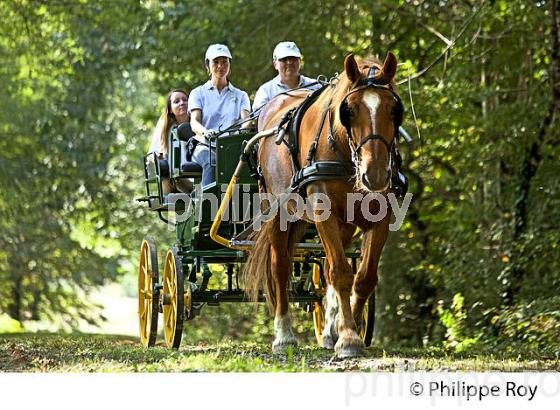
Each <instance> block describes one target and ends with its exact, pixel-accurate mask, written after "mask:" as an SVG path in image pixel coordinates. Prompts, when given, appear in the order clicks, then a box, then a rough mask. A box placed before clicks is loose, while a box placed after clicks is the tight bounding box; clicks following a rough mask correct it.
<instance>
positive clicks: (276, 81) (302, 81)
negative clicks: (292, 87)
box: [274, 73, 305, 89]
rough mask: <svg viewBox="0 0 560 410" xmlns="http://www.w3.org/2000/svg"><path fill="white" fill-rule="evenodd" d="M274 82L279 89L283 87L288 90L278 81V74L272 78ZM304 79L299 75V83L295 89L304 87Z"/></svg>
mask: <svg viewBox="0 0 560 410" xmlns="http://www.w3.org/2000/svg"><path fill="white" fill-rule="evenodd" d="M274 82H275V83H276V84H277V85H279V86H280V87H284V88H286V89H288V86H287V85H286V84H284V83H283V82H282V81H281V80H280V74H278V75H277V76H276V77H274ZM304 82H305V81H304V77H303V75H302V74H301V73H300V74H299V83H298V85H297V86H296V87H301V86H303V85H304Z"/></svg>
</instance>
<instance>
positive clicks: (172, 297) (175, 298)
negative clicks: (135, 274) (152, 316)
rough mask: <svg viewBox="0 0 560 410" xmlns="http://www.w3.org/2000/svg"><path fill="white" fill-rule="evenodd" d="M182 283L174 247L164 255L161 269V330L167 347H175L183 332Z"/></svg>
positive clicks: (181, 270)
mask: <svg viewBox="0 0 560 410" xmlns="http://www.w3.org/2000/svg"><path fill="white" fill-rule="evenodd" d="M183 289H184V283H183V266H182V264H181V258H180V257H179V256H178V255H177V250H176V249H175V248H170V249H169V250H168V251H167V255H166V256H165V267H164V270H163V331H164V334H165V343H166V344H167V346H168V347H172V348H174V349H177V348H178V347H179V345H180V344H181V336H182V333H183V311H184V296H185V295H184V291H183Z"/></svg>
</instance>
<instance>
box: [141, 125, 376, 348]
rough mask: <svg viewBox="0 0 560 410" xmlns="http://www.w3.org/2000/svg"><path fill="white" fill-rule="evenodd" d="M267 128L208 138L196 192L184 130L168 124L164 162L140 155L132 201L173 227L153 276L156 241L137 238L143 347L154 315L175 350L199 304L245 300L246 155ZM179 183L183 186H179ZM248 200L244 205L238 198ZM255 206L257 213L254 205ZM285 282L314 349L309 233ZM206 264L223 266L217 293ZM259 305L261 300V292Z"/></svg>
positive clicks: (318, 323) (368, 328) (316, 272)
mask: <svg viewBox="0 0 560 410" xmlns="http://www.w3.org/2000/svg"><path fill="white" fill-rule="evenodd" d="M274 131H275V130H269V131H265V132H261V133H258V134H257V133H256V132H255V131H254V130H249V129H242V128H239V127H237V128H235V129H234V130H233V131H232V130H231V129H229V130H228V132H223V133H221V135H220V134H218V135H217V136H216V137H215V144H216V150H215V155H213V156H212V161H213V162H214V161H215V165H216V182H215V183H213V184H210V185H207V186H205V187H204V188H200V180H201V176H202V168H201V167H200V165H199V164H196V163H194V162H190V161H187V160H186V158H187V157H188V155H187V151H188V149H189V144H190V143H191V138H192V136H193V134H192V131H191V129H190V126H189V125H188V124H182V125H181V126H179V127H173V128H172V129H171V130H170V132H169V136H168V146H169V153H168V158H167V159H165V160H164V159H158V158H157V157H156V155H155V154H154V153H151V154H148V155H147V156H145V157H144V161H143V167H144V180H145V189H146V195H145V196H144V197H142V198H139V199H138V200H139V201H141V202H143V203H145V204H146V205H147V207H148V209H149V210H151V211H153V212H155V213H157V214H158V215H159V217H160V219H161V220H162V221H164V222H165V223H168V224H171V225H172V226H174V229H175V232H176V242H175V244H174V245H173V246H171V247H169V248H168V250H167V252H166V255H165V259H164V261H163V276H162V277H160V268H159V267H160V264H159V263H158V257H157V251H156V244H155V241H154V240H153V239H152V238H148V237H147V238H145V239H144V240H143V241H142V244H141V248H140V261H139V273H138V317H139V324H140V339H141V342H142V344H143V345H144V346H154V345H155V342H156V338H157V334H158V319H159V314H163V329H164V335H165V342H166V344H167V346H168V347H172V348H178V347H179V345H180V343H181V337H182V333H183V325H184V322H186V321H189V320H192V319H194V318H195V317H196V316H197V315H198V314H200V312H201V309H202V307H203V306H216V305H219V304H220V303H226V302H247V301H248V298H247V297H246V296H245V294H244V291H243V289H242V288H241V286H240V276H241V275H242V271H243V264H244V262H245V261H246V258H247V253H248V250H249V249H250V248H251V246H252V242H251V240H250V235H251V233H252V232H254V230H255V229H256V227H257V226H258V225H257V222H258V221H256V220H255V219H257V218H255V215H257V214H258V212H256V210H257V209H258V208H260V204H259V203H258V200H256V201H255V199H258V198H259V184H258V178H255V174H256V173H255V167H254V165H253V166H252V164H251V158H250V157H251V155H250V154H251V153H252V152H253V150H254V146H255V144H256V143H257V142H258V140H259V139H261V138H267V137H269V136H271V135H273V133H274ZM186 180H189V181H194V187H195V189H193V190H192V191H191V192H188V193H181V192H166V190H165V189H164V187H165V186H169V185H171V186H180V185H181V181H183V182H184V181H186ZM183 185H185V184H183ZM247 198H249V201H247V200H246V199H247ZM257 207H258V208H257ZM354 242H355V244H353V245H355V246H352V247H351V248H350V249H348V250H347V256H348V257H349V258H350V259H351V261H352V267H353V269H354V272H355V271H356V266H357V262H358V259H359V257H360V254H359V246H360V243H359V242H360V241H359V235H357V240H356V241H354ZM293 260H294V263H293V269H292V274H291V280H290V284H289V290H288V295H289V300H290V301H291V302H292V303H295V304H297V306H299V307H301V308H302V309H304V310H305V311H306V312H309V314H310V315H311V316H312V317H313V321H314V327H315V334H316V337H317V341H318V343H319V344H320V345H321V338H322V336H321V335H322V332H323V323H324V320H323V317H324V312H323V307H322V299H323V296H324V294H325V288H326V283H325V279H324V269H325V254H324V250H323V248H322V245H321V243H320V241H319V239H318V237H317V235H316V232H315V230H314V229H312V228H308V231H307V232H306V234H305V236H304V239H303V240H302V241H301V242H300V243H298V244H296V246H295V255H294V259H293ZM207 264H220V265H222V266H223V267H224V273H225V275H226V277H227V284H224V287H223V288H222V289H209V288H208V282H209V279H210V277H211V275H212V273H211V271H210V270H209V269H208V268H207V266H206V265H207ZM258 300H259V301H261V302H262V301H265V295H264V294H263V293H262V292H261V293H260V294H259V296H258ZM374 300H375V299H374V297H373V296H372V297H371V298H370V300H369V301H368V305H369V308H368V306H367V305H366V309H365V310H364V326H362V337H363V338H364V342H365V343H366V345H369V344H370V343H371V339H372V336H373V324H374V317H375V316H374V315H375V312H374V311H375V309H374Z"/></svg>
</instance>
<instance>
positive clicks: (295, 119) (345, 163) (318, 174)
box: [276, 67, 408, 196]
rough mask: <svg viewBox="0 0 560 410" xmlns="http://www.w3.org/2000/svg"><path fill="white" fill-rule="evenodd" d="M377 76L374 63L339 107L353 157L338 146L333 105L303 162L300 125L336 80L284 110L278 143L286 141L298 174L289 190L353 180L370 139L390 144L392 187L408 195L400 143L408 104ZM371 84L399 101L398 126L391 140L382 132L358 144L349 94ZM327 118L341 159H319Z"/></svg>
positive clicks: (331, 140) (334, 148)
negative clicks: (312, 183) (301, 160)
mask: <svg viewBox="0 0 560 410" xmlns="http://www.w3.org/2000/svg"><path fill="white" fill-rule="evenodd" d="M374 77H375V68H374V67H371V68H370V70H369V73H368V76H367V78H365V79H362V80H360V81H358V82H357V83H356V84H354V85H353V86H352V87H351V88H350V89H349V90H348V92H347V94H346V96H345V97H344V99H343V101H342V103H341V105H340V107H339V116H340V120H341V123H342V125H343V126H344V128H345V129H346V135H347V138H348V145H349V147H350V150H351V152H352V159H353V161H352V160H348V159H347V158H345V157H344V155H343V153H342V152H341V151H340V150H339V149H338V147H337V145H336V139H335V137H334V135H333V117H334V115H333V112H332V109H330V108H327V109H326V110H325V111H323V114H322V116H321V121H320V123H319V127H318V129H317V133H316V134H315V138H314V140H313V142H312V143H311V146H310V148H309V151H308V153H307V157H306V164H305V165H304V166H302V165H301V164H300V163H299V131H300V126H301V122H302V120H303V117H304V116H305V114H306V112H307V111H308V110H309V107H311V106H312V105H313V103H315V102H316V101H317V99H318V98H319V96H320V95H321V94H322V93H323V92H324V91H325V90H326V89H327V88H328V87H329V86H331V87H332V86H333V85H332V84H330V83H329V84H328V85H324V86H323V87H321V88H320V89H318V90H315V91H314V92H312V93H311V94H310V95H309V96H307V97H306V99H305V100H304V101H303V102H302V103H301V104H300V105H299V106H297V107H295V108H293V109H291V110H289V111H288V112H286V113H285V114H284V116H283V117H282V119H281V120H280V123H279V127H280V128H281V131H280V132H279V135H278V138H277V140H276V143H277V144H278V145H280V144H282V143H284V144H286V146H287V148H288V151H289V153H290V156H291V158H292V164H293V167H294V175H293V177H292V181H291V184H290V187H289V189H288V192H300V193H301V194H305V192H302V191H303V189H304V188H305V186H306V185H307V184H309V183H311V182H315V181H322V180H333V179H339V180H345V181H348V182H351V181H352V179H353V178H354V177H355V175H356V164H357V163H359V160H360V155H359V154H360V150H361V149H362V147H363V146H364V145H365V144H366V143H367V142H369V141H381V142H382V143H383V144H384V145H385V147H386V148H387V152H388V156H389V164H390V175H389V178H390V183H389V185H390V189H391V190H392V191H393V192H395V193H396V194H398V195H399V196H400V195H404V193H406V190H407V185H408V182H407V180H406V176H404V174H402V173H401V172H400V166H401V156H400V153H399V151H398V146H397V140H398V137H399V126H400V124H401V122H402V117H403V113H404V107H403V104H402V101H401V99H400V97H399V96H398V94H397V93H395V91H394V90H393V89H392V88H391V87H390V85H386V84H380V83H378V82H377V81H378V79H375V78H374ZM367 88H375V89H385V90H388V91H389V92H390V93H391V95H392V96H393V98H394V99H395V101H396V105H395V107H394V109H393V112H392V114H393V120H394V125H395V127H394V128H395V134H394V136H393V139H392V141H391V142H390V143H388V142H387V141H386V140H385V138H383V136H381V135H379V134H370V135H367V136H365V137H363V138H362V139H361V140H360V142H359V143H358V144H357V145H356V144H355V142H354V139H353V137H352V127H351V116H352V111H351V109H350V107H349V105H348V97H349V96H350V95H352V94H353V93H355V92H358V91H361V90H364V89H367ZM330 105H331V104H330V102H329V104H328V106H329V107H330ZM327 118H328V133H327V140H328V144H329V147H330V149H331V150H332V151H333V152H335V153H336V156H337V160H322V161H315V154H316V152H317V148H318V146H319V139H320V137H321V134H322V133H323V128H324V126H325V123H326V122H327ZM286 130H287V134H288V138H285V133H286ZM393 155H394V156H395V160H394V161H393ZM393 165H395V166H396V171H397V172H395V173H394V174H393V172H392V168H393ZM403 180H404V182H403Z"/></svg>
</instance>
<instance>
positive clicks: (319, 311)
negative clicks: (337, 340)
mask: <svg viewBox="0 0 560 410" xmlns="http://www.w3.org/2000/svg"><path fill="white" fill-rule="evenodd" d="M312 279H313V285H314V286H315V291H316V292H317V293H318V294H321V293H322V292H324V289H323V286H322V284H321V270H320V269H319V265H317V264H315V265H313V278H312ZM324 326H325V318H324V313H323V305H322V303H321V302H315V303H313V328H314V329H315V338H316V339H317V344H318V345H319V346H321V347H323V327H324Z"/></svg>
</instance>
